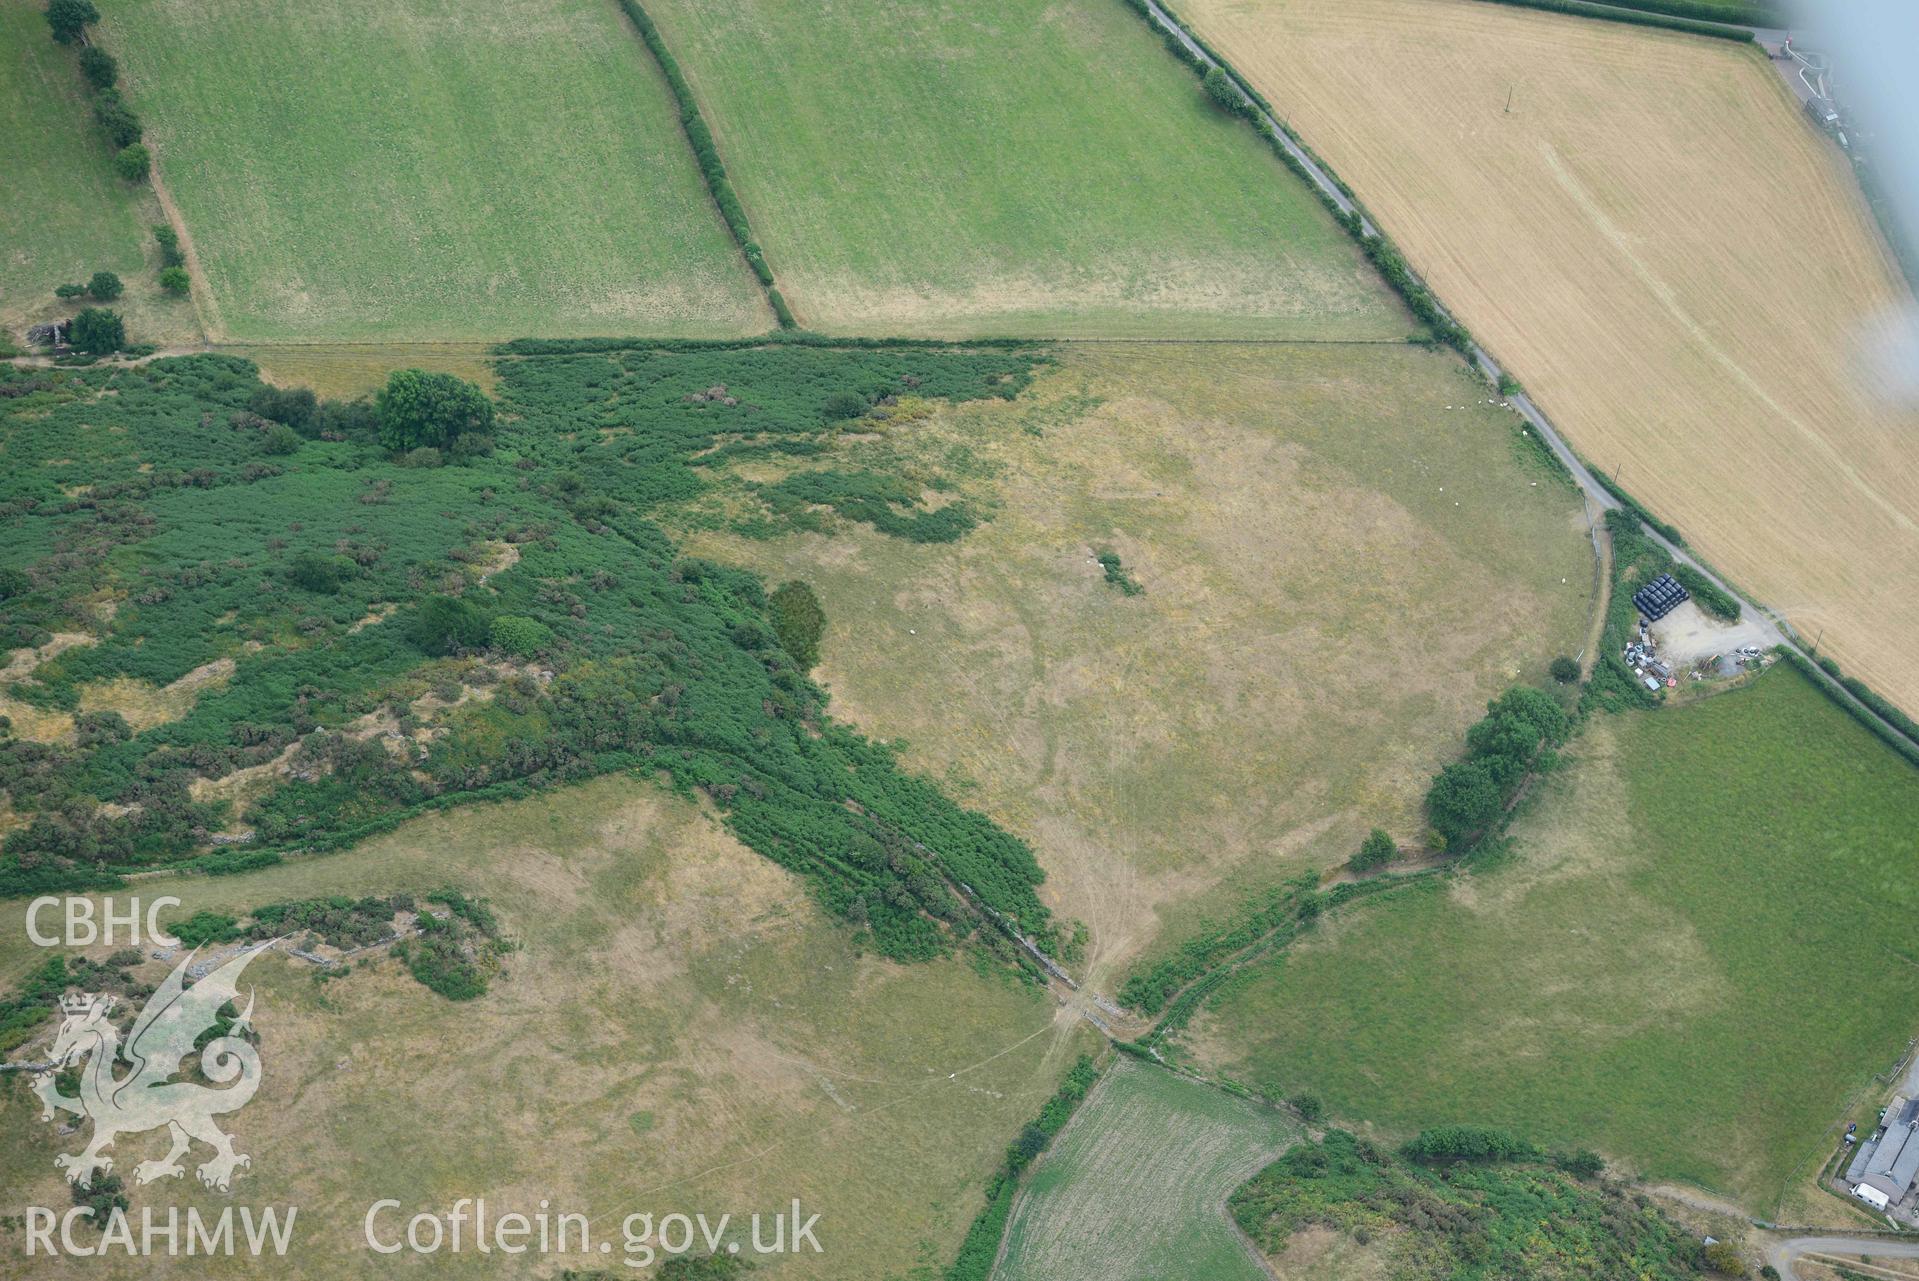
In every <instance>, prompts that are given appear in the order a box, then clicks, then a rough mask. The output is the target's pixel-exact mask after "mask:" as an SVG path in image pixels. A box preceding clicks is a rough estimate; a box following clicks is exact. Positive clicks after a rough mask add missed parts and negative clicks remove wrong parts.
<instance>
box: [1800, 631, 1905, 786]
mask: <svg viewBox="0 0 1919 1281" xmlns="http://www.w3.org/2000/svg"><path fill="white" fill-rule="evenodd" d="M1780 653H1781V654H1782V655H1783V656H1784V657H1785V659H1786V661H1787V662H1789V663H1791V664H1792V665H1793V666H1794V667H1797V668H1798V669H1799V670H1800V671H1802V672H1804V673H1805V674H1806V675H1807V677H1809V678H1810V679H1811V681H1812V683H1813V684H1814V685H1815V686H1817V687H1818V688H1819V689H1820V690H1822V691H1824V692H1825V694H1826V696H1827V697H1829V698H1832V701H1833V702H1835V703H1837V704H1838V705H1839V706H1840V707H1842V708H1844V709H1845V713H1846V715H1848V716H1850V717H1852V718H1853V719H1854V720H1856V721H1858V722H1859V723H1860V724H1861V725H1864V726H1865V727H1866V728H1867V729H1869V730H1871V731H1872V732H1873V734H1874V735H1876V736H1877V737H1878V738H1879V740H1880V741H1881V742H1883V743H1884V744H1885V745H1886V746H1888V747H1890V748H1892V750H1893V751H1895V752H1897V753H1899V754H1900V755H1901V756H1903V757H1905V758H1906V759H1907V760H1909V761H1911V762H1912V763H1913V764H1914V765H1919V724H1915V723H1914V721H1913V719H1912V718H1911V717H1910V716H1908V715H1906V714H1905V712H1903V711H1901V710H1900V709H1899V708H1897V707H1895V706H1893V705H1892V704H1891V703H1889V702H1887V701H1886V700H1885V699H1884V698H1883V697H1881V696H1880V695H1879V694H1878V693H1877V692H1875V691H1874V690H1873V689H1872V688H1871V687H1870V686H1868V685H1867V684H1866V683H1865V682H1864V681H1861V680H1856V679H1854V678H1853V677H1850V676H1843V675H1841V674H1840V671H1839V665H1838V664H1837V663H1835V662H1833V661H1832V660H1831V659H1830V658H1821V659H1819V660H1818V661H1817V662H1814V661H1813V660H1812V659H1809V658H1807V657H1806V656H1805V655H1804V654H1801V653H1800V652H1799V651H1797V650H1795V649H1791V648H1787V649H1782V650H1781V651H1780ZM1822 676H1826V677H1831V678H1832V679H1833V680H1836V681H1838V682H1839V684H1840V685H1841V686H1843V687H1844V688H1845V689H1846V691H1847V692H1848V693H1850V694H1851V695H1852V696H1853V697H1854V698H1856V699H1858V700H1859V701H1860V702H1861V703H1864V704H1865V705H1866V707H1867V708H1868V709H1870V710H1871V711H1873V712H1876V713H1878V715H1879V717H1882V718H1883V720H1880V719H1875V718H1874V717H1872V716H1869V715H1866V714H1865V713H1864V712H1862V711H1861V710H1860V709H1859V708H1858V707H1857V706H1855V705H1854V704H1853V703H1851V702H1850V701H1848V700H1846V699H1843V698H1837V697H1834V696H1833V692H1832V687H1831V686H1830V685H1828V684H1827V683H1826V681H1825V680H1823V679H1821V677H1822ZM1885 722H1891V724H1890V725H1888V724H1886V723H1885Z"/></svg>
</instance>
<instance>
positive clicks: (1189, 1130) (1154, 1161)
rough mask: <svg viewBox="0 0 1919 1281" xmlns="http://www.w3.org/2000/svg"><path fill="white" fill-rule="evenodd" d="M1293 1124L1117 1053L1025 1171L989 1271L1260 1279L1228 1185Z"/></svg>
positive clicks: (1291, 1131) (1008, 1278)
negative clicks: (996, 1261)
mask: <svg viewBox="0 0 1919 1281" xmlns="http://www.w3.org/2000/svg"><path fill="white" fill-rule="evenodd" d="M1298 1134H1299V1129H1298V1127H1297V1126H1296V1125H1295V1124H1293V1123H1292V1122H1291V1121H1289V1120H1288V1119H1287V1118H1286V1117H1284V1116H1282V1115H1281V1114H1280V1113H1278V1112H1276V1111H1274V1110H1272V1109H1270V1108H1265V1107H1261V1106H1259V1105H1257V1104H1254V1103H1248V1102H1246V1101H1245V1100H1243V1099H1238V1098H1235V1097H1233V1096H1232V1095H1230V1094H1227V1093H1225V1092H1224V1091H1221V1090H1215V1089H1213V1088H1211V1087H1209V1086H1205V1085H1201V1084H1199V1083H1198V1082H1196V1081H1191V1080H1188V1079H1186V1078H1185V1077H1181V1076H1177V1075H1175V1074H1174V1073H1171V1072H1167V1071H1163V1070H1160V1069H1157V1068H1150V1067H1143V1066H1141V1065H1139V1064H1137V1063H1133V1062H1131V1061H1129V1060H1126V1059H1121V1060H1119V1061H1118V1062H1117V1063H1115V1064H1114V1065H1113V1068H1112V1069H1111V1071H1110V1072H1109V1073H1108V1074H1107V1077H1106V1079H1105V1080H1104V1081H1103V1082H1102V1083H1101V1084H1100V1086H1099V1088H1098V1089H1097V1091H1095V1093H1094V1094H1093V1096H1092V1097H1091V1098H1089V1099H1088V1100H1087V1101H1086V1102H1085V1103H1084V1104H1082V1105H1081V1106H1080V1110H1079V1112H1078V1113H1077V1114H1076V1115H1075V1116H1074V1118H1073V1121H1072V1123H1071V1124H1070V1125H1069V1126H1068V1127H1067V1128H1066V1130H1065V1132H1064V1133H1062V1134H1061V1135H1060V1137H1059V1138H1058V1139H1056V1140H1054V1143H1053V1146H1052V1148H1051V1149H1050V1150H1049V1151H1048V1152H1047V1154H1046V1156H1045V1158H1044V1159H1043V1160H1042V1161H1041V1162H1040V1164H1039V1165H1038V1166H1036V1167H1035V1168H1034V1170H1033V1172H1032V1173H1031V1174H1030V1175H1028V1176H1027V1182H1026V1186H1025V1188H1023V1189H1022V1190H1021V1192H1020V1198H1019V1201H1018V1202H1017V1203H1016V1204H1015V1205H1014V1207H1013V1214H1012V1217H1011V1219H1010V1220H1009V1221H1008V1223H1007V1227H1006V1244H1005V1254H1004V1256H1003V1257H1002V1259H1001V1261H1000V1266H999V1267H998V1268H997V1269H996V1270H995V1271H994V1273H993V1275H994V1277H995V1278H996V1281H1029V1279H1031V1281H1077V1279H1078V1278H1085V1279H1086V1281H1153V1279H1155V1278H1161V1277H1174V1276H1178V1277H1205V1278H1207V1279H1208V1281H1242V1279H1243V1281H1258V1278H1260V1277H1261V1276H1264V1275H1265V1274H1264V1273H1263V1272H1262V1271H1261V1270H1260V1267H1259V1265H1258V1264H1257V1263H1255V1262H1254V1260H1253V1258H1252V1255H1251V1254H1250V1253H1249V1252H1248V1251H1247V1249H1246V1247H1245V1246H1244V1245H1243V1244H1241V1242H1240V1240H1239V1238H1238V1237H1236V1236H1235V1235H1234V1234H1233V1231H1232V1227H1231V1222H1230V1220H1229V1219H1228V1218H1227V1214H1226V1208H1225V1201H1226V1197H1227V1196H1228V1194H1230V1193H1231V1192H1232V1191H1233V1189H1234V1188H1236V1187H1238V1186H1239V1185H1240V1184H1241V1183H1243V1182H1245V1180H1247V1179H1248V1178H1250V1177H1252V1175H1253V1174H1254V1173H1256V1172H1257V1171H1258V1170H1259V1169H1260V1167H1261V1166H1263V1165H1265V1164H1266V1163H1267V1162H1268V1161H1270V1160H1272V1159H1273V1157H1275V1156H1277V1155H1278V1154H1279V1153H1280V1152H1281V1151H1282V1150H1283V1149H1284V1148H1285V1147H1286V1145H1287V1144H1289V1143H1291V1142H1292V1141H1293V1140H1294V1139H1295V1138H1297V1137H1298Z"/></svg>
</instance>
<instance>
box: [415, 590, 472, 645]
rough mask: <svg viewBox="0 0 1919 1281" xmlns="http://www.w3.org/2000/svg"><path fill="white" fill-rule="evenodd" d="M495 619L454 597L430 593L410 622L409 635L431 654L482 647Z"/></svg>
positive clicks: (416, 643)
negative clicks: (431, 594)
mask: <svg viewBox="0 0 1919 1281" xmlns="http://www.w3.org/2000/svg"><path fill="white" fill-rule="evenodd" d="M492 631H493V627H492V620H490V619H488V618H487V616H486V615H485V614H483V613H481V612H480V611H479V610H478V609H475V608H474V607H473V606H472V605H470V604H468V603H467V602H466V601H463V600H460V599H458V598H457V597H453V596H429V597H427V598H426V600H425V601H423V602H421V605H420V608H419V610H418V612H416V613H415V614H414V615H413V618H412V620H411V621H410V622H409V623H408V624H407V629H406V638H407V639H408V640H410V641H412V642H413V644H414V645H416V646H417V647H419V648H420V649H422V650H424V651H425V652H427V653H429V654H452V653H457V652H458V651H460V650H463V649H480V648H482V647H483V646H485V644H486V642H487V639H488V638H489V637H490V636H491V635H492Z"/></svg>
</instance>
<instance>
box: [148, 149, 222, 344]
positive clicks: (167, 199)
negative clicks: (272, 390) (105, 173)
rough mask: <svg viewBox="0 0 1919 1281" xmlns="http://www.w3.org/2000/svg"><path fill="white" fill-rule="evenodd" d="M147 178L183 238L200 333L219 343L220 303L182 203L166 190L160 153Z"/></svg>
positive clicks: (175, 229)
mask: <svg viewBox="0 0 1919 1281" xmlns="http://www.w3.org/2000/svg"><path fill="white" fill-rule="evenodd" d="M148 181H149V182H150V183H151V184H152V186H153V198H154V199H155V200H158V201H159V202H160V209H161V211H162V212H163V213H165V214H166V216H167V226H169V227H171V228H173V234H174V235H176V236H178V237H180V256H181V257H182V258H184V259H185V260H186V268H187V277H188V279H189V280H190V281H191V282H192V288H191V291H190V294H189V297H190V298H191V300H192V302H193V314H194V315H195V316H196V317H197V318H198V319H199V321H200V332H201V333H202V334H204V335H206V340H207V341H208V342H210V343H217V342H219V341H220V340H221V338H222V337H224V336H225V330H224V329H223V327H222V326H221V323H220V302H219V299H217V298H215V297H214V295H213V286H211V285H210V284H208V283H207V273H206V270H205V269H204V268H203V267H201V265H200V251H199V249H198V248H196V247H195V246H194V243H193V228H192V227H190V226H188V225H187V220H186V219H185V218H183V217H182V216H181V215H180V206H179V205H176V204H175V203H173V193H172V192H171V191H169V190H168V189H167V180H166V176H165V175H164V174H163V173H161V165H160V158H159V157H158V156H155V157H154V161H153V169H152V172H151V173H150V174H149V175H148Z"/></svg>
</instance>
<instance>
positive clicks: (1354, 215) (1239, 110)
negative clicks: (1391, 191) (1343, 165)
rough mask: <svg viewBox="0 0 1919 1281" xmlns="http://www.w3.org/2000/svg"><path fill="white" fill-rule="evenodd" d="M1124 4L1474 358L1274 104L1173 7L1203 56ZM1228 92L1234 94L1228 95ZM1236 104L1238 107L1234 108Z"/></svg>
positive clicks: (1442, 337)
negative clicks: (1319, 174)
mask: <svg viewBox="0 0 1919 1281" xmlns="http://www.w3.org/2000/svg"><path fill="white" fill-rule="evenodd" d="M1124 2H1125V4H1126V5H1127V6H1128V7H1129V8H1131V9H1132V10H1133V11H1134V12H1135V13H1137V14H1139V15H1140V16H1141V17H1143V18H1145V19H1146V21H1147V24H1148V25H1150V26H1151V27H1152V28H1153V30H1154V31H1155V32H1156V33H1158V35H1159V37H1160V42H1161V43H1162V44H1164V45H1165V46H1166V49H1167V51H1168V52H1169V53H1171V54H1172V55H1173V56H1174V57H1176V58H1178V59H1179V60H1180V61H1181V62H1183V63H1185V64H1186V65H1187V66H1188V67H1190V68H1191V69H1192V70H1193V72H1194V73H1195V74H1196V75H1198V76H1199V77H1200V79H1201V82H1202V85H1203V87H1204V88H1205V90H1206V92H1207V94H1208V96H1209V97H1210V98H1212V100H1213V101H1214V102H1216V103H1218V104H1219V105H1221V106H1222V107H1225V108H1228V109H1231V110H1233V111H1234V114H1237V115H1243V116H1245V117H1246V118H1247V119H1248V120H1249V121H1251V123H1252V125H1253V128H1254V129H1255V130H1256V131H1257V132H1258V134H1259V136H1260V137H1262V138H1264V139H1265V140H1266V143H1267V145H1268V146H1270V147H1271V148H1272V149H1273V153H1274V154H1275V155H1277V156H1278V157H1279V159H1280V161H1281V163H1283V164H1284V165H1285V166H1286V167H1287V168H1288V169H1290V170H1292V171H1293V173H1294V174H1295V175H1297V176H1298V177H1299V179H1300V181H1302V182H1304V183H1305V184H1306V188H1307V190H1309V191H1311V192H1312V193H1313V195H1314V196H1316V197H1317V198H1318V200H1319V202H1320V203H1321V204H1322V205H1324V206H1325V207H1326V210H1327V212H1328V213H1330V214H1332V216H1333V219H1334V221H1336V222H1337V223H1339V225H1340V226H1341V227H1343V228H1345V229H1346V232H1347V234H1348V235H1350V236H1352V238H1353V239H1354V240H1355V241H1356V242H1358V244H1359V247H1360V250H1361V251H1362V252H1363V253H1364V254H1365V255H1366V257H1367V259H1368V260H1369V261H1371V262H1372V264H1373V266H1374V267H1375V268H1377V269H1378V271H1379V274H1380V276H1381V277H1382V278H1384V280H1385V281H1386V283H1387V284H1388V285H1390V286H1392V288H1393V290H1394V292H1396V293H1397V294H1399V296H1400V298H1401V299H1403V300H1404V301H1405V303H1406V307H1407V310H1409V311H1411V312H1412V313H1413V315H1414V316H1416V317H1418V319H1419V320H1420V321H1421V322H1422V323H1423V324H1425V325H1426V326H1427V327H1428V328H1429V329H1430V330H1431V331H1432V334H1433V337H1434V338H1435V339H1437V340H1438V341H1440V342H1443V343H1445V344H1446V345H1447V346H1449V347H1452V348H1453V349H1454V350H1456V351H1458V352H1459V353H1460V354H1461V355H1463V356H1465V357H1466V358H1467V359H1468V360H1470V359H1471V358H1472V355H1473V347H1474V344H1473V339H1472V335H1471V334H1470V333H1469V332H1468V331H1467V330H1466V327H1465V326H1464V325H1462V324H1460V323H1459V322H1458V321H1457V320H1455V319H1454V318H1453V317H1452V316H1451V315H1450V314H1449V313H1448V312H1447V311H1446V309H1445V308H1444V307H1442V306H1441V305H1440V303H1439V300H1438V299H1437V298H1435V297H1434V296H1433V294H1432V291H1431V290H1429V289H1427V288H1426V286H1425V284H1424V282H1422V281H1421V280H1420V279H1419V277H1418V276H1417V275H1415V274H1414V273H1413V270H1412V268H1411V267H1409V266H1407V265H1406V260H1405V258H1404V257H1403V256H1402V255H1401V254H1400V252H1399V248H1398V246H1396V245H1394V244H1393V243H1392V241H1390V240H1389V239H1387V238H1386V237H1385V235H1383V234H1378V233H1371V234H1369V233H1368V232H1367V231H1366V229H1365V223H1364V220H1363V219H1362V218H1361V216H1360V214H1359V212H1358V210H1357V209H1354V210H1352V211H1350V212H1349V211H1347V210H1343V209H1341V208H1340V207H1339V202H1338V201H1336V200H1334V199H1333V198H1332V196H1331V195H1329V194H1328V193H1327V192H1326V191H1325V190H1323V189H1322V188H1321V187H1320V185H1319V184H1318V183H1317V182H1316V181H1314V179H1313V175H1312V174H1311V173H1310V172H1309V171H1308V170H1307V168H1306V166H1305V165H1303V164H1301V163H1300V162H1299V158H1298V157H1297V156H1295V155H1293V153H1292V152H1291V151H1290V150H1288V149H1287V147H1286V145H1285V143H1284V142H1282V141H1281V139H1280V136H1279V134H1277V133H1275V132H1274V130H1273V127H1272V125H1270V124H1268V123H1267V119H1266V118H1262V114H1261V113H1264V117H1269V118H1270V119H1272V120H1275V121H1278V120H1279V119H1280V117H1279V113H1278V112H1277V111H1275V110H1273V106H1272V104H1271V103H1269V102H1267V101H1266V99H1265V98H1264V97H1263V96H1262V95H1261V94H1260V93H1259V91H1258V90H1256V89H1254V88H1253V87H1252V85H1251V84H1250V83H1248V82H1247V80H1246V79H1245V78H1244V77H1243V76H1241V75H1240V74H1239V72H1238V71H1236V70H1235V69H1234V68H1233V66H1232V64H1231V63H1229V62H1228V61H1227V60H1226V59H1225V57H1224V56H1222V55H1221V54H1220V53H1219V51H1218V50H1216V49H1214V48H1213V47H1212V46H1211V45H1209V44H1207V43H1206V41H1205V40H1204V39H1202V38H1201V37H1200V36H1199V35H1198V34H1197V33H1196V32H1194V31H1193V29H1192V28H1191V27H1189V26H1187V25H1186V23H1185V22H1184V21H1183V20H1182V19H1181V18H1180V17H1179V15H1178V14H1176V13H1174V12H1173V11H1172V10H1171V9H1170V8H1166V7H1165V6H1164V5H1162V6H1161V8H1162V9H1164V11H1165V13H1166V15H1167V16H1168V17H1169V18H1170V19H1171V20H1172V22H1173V23H1174V25H1175V26H1176V27H1178V28H1179V30H1180V31H1181V32H1183V33H1184V34H1185V35H1186V36H1187V38H1188V39H1190V40H1191V41H1192V42H1193V44H1195V45H1197V46H1199V48H1201V49H1203V50H1204V51H1205V57H1201V56H1200V55H1198V54H1196V53H1194V52H1193V50H1192V49H1191V48H1189V47H1187V44H1186V42H1185V41H1182V40H1181V39H1180V38H1179V36H1178V35H1176V34H1174V33H1173V32H1172V31H1169V30H1168V29H1167V28H1166V27H1165V26H1164V25H1162V24H1161V22H1160V21H1159V19H1158V18H1157V17H1156V16H1154V13H1153V10H1152V6H1151V5H1150V4H1148V3H1147V0H1124ZM1208 59H1211V61H1210V62H1209V61H1208ZM1235 90H1236V91H1237V92H1236V93H1235V92H1234V91H1235ZM1229 95H1231V96H1230V98H1229ZM1234 104H1237V105H1236V106H1235V105H1234ZM1249 104H1250V105H1249ZM1255 107H1257V108H1258V110H1257V111H1255V110H1254V109H1253V108H1255ZM1280 128H1282V129H1285V128H1286V126H1285V124H1284V123H1283V122H1282V123H1281V124H1280ZM1287 137H1288V138H1289V139H1290V140H1291V141H1292V142H1294V144H1295V145H1299V146H1301V147H1302V148H1303V146H1304V144H1302V143H1300V142H1299V140H1298V138H1297V137H1294V136H1293V135H1292V133H1291V131H1290V130H1288V131H1287ZM1314 162H1315V163H1317V164H1319V165H1320V167H1321V168H1322V169H1323V170H1324V171H1325V173H1326V174H1327V175H1328V177H1329V178H1330V180H1331V181H1332V182H1333V183H1334V184H1335V185H1336V186H1337V187H1338V188H1339V189H1340V190H1341V191H1342V192H1344V193H1345V195H1346V197H1347V198H1348V199H1352V191H1351V189H1350V188H1348V187H1347V186H1346V184H1345V183H1343V182H1341V181H1340V180H1339V178H1338V177H1337V176H1336V175H1334V174H1333V173H1332V170H1331V169H1329V168H1326V166H1325V163H1324V162H1323V161H1320V160H1319V159H1318V157H1314Z"/></svg>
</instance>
